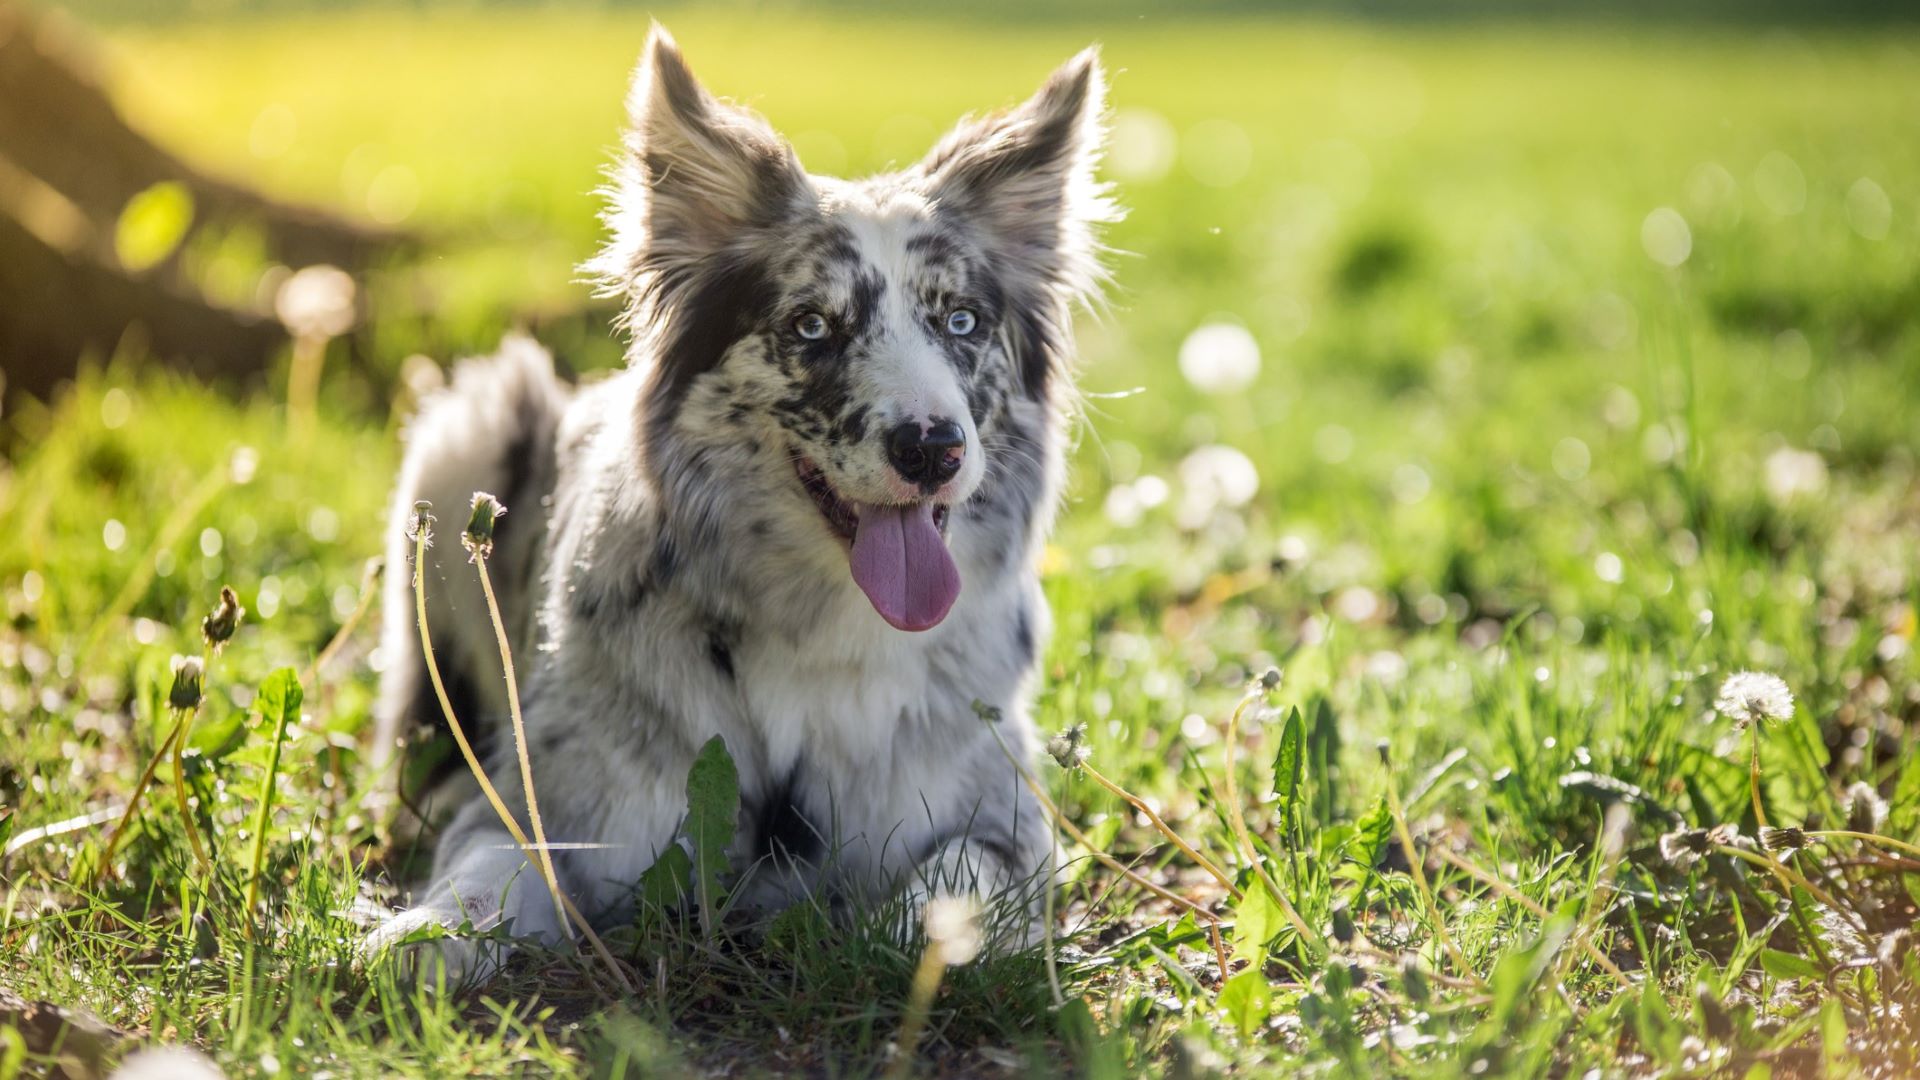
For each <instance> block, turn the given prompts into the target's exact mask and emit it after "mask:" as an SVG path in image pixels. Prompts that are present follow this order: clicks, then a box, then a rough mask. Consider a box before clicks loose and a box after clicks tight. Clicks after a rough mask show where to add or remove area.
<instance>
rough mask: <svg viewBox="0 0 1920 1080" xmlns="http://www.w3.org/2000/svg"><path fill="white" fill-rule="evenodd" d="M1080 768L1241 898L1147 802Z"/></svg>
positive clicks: (1092, 770)
mask: <svg viewBox="0 0 1920 1080" xmlns="http://www.w3.org/2000/svg"><path fill="white" fill-rule="evenodd" d="M1080 768H1081V770H1082V771H1083V772H1085V773H1086V774H1087V776H1088V777H1089V778H1090V779H1092V780H1093V782H1094V783H1096V784H1099V785H1100V786H1101V787H1103V788H1106V789H1107V790H1108V791H1111V792H1113V793H1114V794H1115V795H1118V796H1120V797H1121V798H1122V799H1125V800H1126V801H1127V802H1128V803H1129V804H1131V805H1132V806H1133V808H1134V809H1136V810H1138V811H1140V812H1141V813H1142V814H1145V815H1146V816H1147V820H1148V821H1151V822H1152V823H1153V827H1154V828H1155V829H1156V830H1158V831H1159V833H1160V835H1161V836H1164V837H1166V838H1167V839H1168V840H1169V841H1171V842H1172V844H1173V846H1174V847H1177V848H1179V849H1180V850H1181V851H1182V852H1184V853H1185V854H1186V856H1187V858H1189V859H1192V860H1193V861H1194V862H1195V863H1196V864H1198V865H1199V866H1200V868H1201V869H1203V870H1205V871H1206V872H1207V873H1209V874H1212V875H1213V879H1214V880H1215V881H1218V882H1219V883H1220V885H1221V887H1222V888H1224V889H1226V890H1227V892H1229V893H1231V894H1232V895H1233V898H1234V899H1235V900H1238V899H1240V896H1241V893H1240V887H1239V886H1238V885H1235V884H1234V883H1233V879H1232V878H1230V877H1228V876H1227V873H1226V871H1224V870H1222V869H1220V867H1218V866H1216V865H1214V862H1213V860H1212V859H1209V858H1207V857H1206V856H1205V855H1202V854H1200V852H1199V851H1198V850H1197V849H1195V848H1194V846H1193V845H1192V844H1189V843H1187V842H1186V841H1185V840H1184V839H1182V838H1181V836H1180V834H1179V833H1177V832H1174V831H1173V827H1172V826H1171V825H1168V824H1167V823H1166V822H1165V821H1164V820H1162V819H1161V817H1160V815H1159V814H1156V813H1154V811H1153V807H1151V806H1148V805H1147V801H1146V800H1145V799H1142V798H1141V797H1140V796H1138V795H1135V794H1134V793H1133V792H1131V791H1128V790H1127V789H1126V788H1123V787H1121V786H1120V785H1119V784H1116V783H1114V782H1113V781H1112V780H1109V779H1107V778H1106V777H1105V776H1103V775H1101V773H1100V771H1099V770H1098V769H1095V768H1094V767H1093V766H1092V765H1091V764H1090V763H1088V762H1085V761H1083V762H1081V763H1080Z"/></svg>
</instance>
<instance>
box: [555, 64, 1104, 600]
mask: <svg viewBox="0 0 1920 1080" xmlns="http://www.w3.org/2000/svg"><path fill="white" fill-rule="evenodd" d="M1104 98H1105V86H1104V79H1103V76H1102V72H1101V69H1100V65H1099V62H1098V60H1097V58H1096V56H1095V55H1094V53H1093V51H1092V50H1088V51H1087V52H1084V53H1081V54H1080V55H1079V56H1076V57H1074V58H1073V59H1072V60H1070V61H1068V62H1067V63H1066V64H1065V65H1064V66H1063V67H1061V68H1060V69H1059V70H1058V71H1057V72H1055V73H1054V74H1053V76H1052V77H1051V78H1050V79H1048V81H1047V83H1046V85H1044V86H1043V87H1042V88H1041V89H1040V91H1039V93H1038V94H1036V95H1035V96H1034V97H1033V98H1032V99H1031V100H1029V101H1028V102H1026V103H1025V104H1024V105H1021V106H1020V107H1018V108H1016V109H1014V110H1012V111H1010V112H1007V113H1005V114H1002V115H998V116H992V117H987V118H985V119H980V120H975V121H971V122H966V123H963V124H961V125H960V126H959V127H958V128H956V129H955V130H954V131H953V132H952V133H951V134H949V135H948V136H947V137H946V138H945V139H943V140H942V141H941V142H940V143H939V144H938V145H937V146H935V147H934V148H933V150H932V152H931V153H929V154H928V155H927V157H926V158H925V159H924V160H922V161H921V162H919V163H918V164H916V165H914V166H912V167H910V168H908V169H905V170H902V171H900V172H896V173H890V174H886V175H882V176H877V177H873V178H870V179H866V180H861V181H844V180H838V179H833V178H828V177H822V176H814V175H810V174H808V172H807V171H806V169H805V168H804V166H803V165H802V163H801V162H800V160H799V159H798V157H797V156H796V155H795V154H794V152H793V149H792V147H791V146H789V145H788V144H787V143H786V142H785V141H784V140H783V139H781V138H780V137H779V136H778V135H777V134H775V132H774V131H773V130H772V129H771V128H770V127H769V126H768V125H767V123H766V122H765V121H764V120H762V119H761V118H760V117H759V116H757V115H755V114H753V113H751V112H749V111H747V110H745V109H742V108H739V107H736V106H733V105H730V104H726V103H723V102H721V101H719V100H717V99H716V98H714V97H713V96H712V95H710V94H709V93H708V92H707V91H706V90H705V89H704V88H703V87H702V86H701V85H700V84H699V82H697V81H696V80H695V79H694V77H693V74H692V73H691V71H690V70H689V69H688V67H687V64H686V61H685V60H684V59H683V58H682V56H681V54H680V52H679V50H678V49H677V48H676V47H675V45H674V43H673V41H672V39H671V38H670V37H668V36H667V34H666V33H665V32H664V31H663V30H661V29H660V28H659V27H655V28H654V31H653V33H652V36H651V38H650V40H649V41H648V43H647V48H646V54H645V56H644V58H643V59H642V61H641V64H640V68H639V71H638V73H637V75H636V77H635V80H634V83H633V89H632V92H631V94H630V96H629V99H628V109H629V113H630V120H631V127H630V129H629V131H628V133H627V136H626V140H625V153H624V154H623V156H622V159H621V161H620V163H619V165H618V167H617V172H616V175H615V183H614V185H613V188H612V191H611V196H612V205H611V209H610V211H609V214H608V220H609V224H610V225H611V227H612V239H611V242H610V243H609V245H608V247H607V249H606V250H605V251H604V252H603V253H602V254H601V255H600V256H599V258H598V259H597V260H596V261H595V262H594V264H592V269H593V270H594V271H595V272H596V273H597V274H598V276H599V277H600V279H601V280H602V281H603V282H605V283H606V285H607V287H608V288H609V290H610V291H615V292H618V293H621V294H624V295H625V297H626V298H627V310H626V320H627V325H628V328H629V329H630V331H631V332H632V334H633V337H634V348H633V351H632V356H633V359H634V362H635V364H637V365H641V366H642V367H643V368H644V378H645V389H644V392H643V405H642V409H643V411H644V414H645V415H644V417H643V423H644V424H645V425H646V428H647V432H648V434H647V447H648V450H647V452H648V454H649V456H650V457H651V458H653V459H654V460H650V461H649V463H648V466H649V467H650V468H652V469H653V470H655V472H656V474H659V473H665V472H669V471H671V470H674V469H689V468H696V467H697V468H701V469H703V470H705V472H704V474H703V480H702V482H703V483H706V484H709V485H710V484H711V483H713V482H715V481H718V482H721V483H727V484H732V485H734V486H736V487H738V488H739V489H741V490H742V491H745V492H751V493H753V494H754V496H755V497H756V499H758V501H759V503H760V504H761V505H760V506H759V508H758V509H757V510H756V513H758V514H760V515H761V517H760V519H759V520H761V521H763V522H764V523H766V525H765V526H764V527H763V530H762V531H766V530H767V529H777V530H779V531H780V532H781V533H782V534H783V539H784V540H789V541H791V540H793V539H794V538H796V537H797V538H798V542H802V543H811V544H817V545H821V546H823V547H827V546H830V547H832V548H835V549H837V550H838V551H840V552H844V553H845V557H846V560H847V565H848V567H849V569H850V571H851V574H852V578H853V580H854V581H855V582H856V583H857V584H858V585H859V586H860V588H861V589H862V590H863V591H864V592H865V593H866V595H867V597H868V598H869V599H870V600H871V601H872V603H873V606H874V608H875V609H876V610H877V611H878V612H879V613H880V615H881V616H883V617H884V618H885V619H886V620H887V622H889V623H891V624H892V625H894V626H895V627H898V628H900V629H903V630H925V629H928V628H930V627H932V626H934V625H936V624H938V623H939V622H940V621H941V620H942V619H943V618H945V617H946V614H947V612H948V610H949V609H950V608H951V606H952V605H953V602H954V600H955V599H956V597H957V596H958V594H959V591H960V576H959V571H958V569H957V567H956V565H955V562H954V559H953V557H952V555H951V554H950V552H949V548H948V540H949V532H950V529H952V528H954V527H956V525H957V522H956V520H955V519H956V517H957V516H963V515H964V512H965V507H966V504H967V502H968V500H969V498H970V497H972V496H973V495H974V494H975V492H976V491H977V490H979V489H980V487H981V485H982V483H983V481H985V480H986V479H987V478H988V477H989V476H990V475H993V474H995V473H997V472H998V471H999V470H1003V469H1008V468H1012V467H1015V466H1026V465H1037V461H1036V460H1035V459H1037V457H1038V455H1039V454H1041V453H1042V452H1043V450H1042V448H1041V447H1039V446H1038V445H1035V444H1036V443H1037V442H1038V441H1039V439H1038V438H1037V436H1038V435H1039V434H1040V433H1036V432H1032V431H1023V432H1011V431H1004V430H1001V429H1003V428H1006V427H1008V426H1009V424H1008V420H1007V418H1008V416H1009V414H1010V412H1014V411H1019V410H1020V409H1022V408H1023V406H1024V403H1037V404H1038V406H1039V407H1040V408H1042V409H1051V408H1052V407H1053V402H1054V401H1056V400H1057V396H1056V395H1057V392H1058V391H1059V389H1060V386H1059V384H1060V383H1062V382H1064V380H1065V377H1066V372H1065V365H1066V363H1067V351H1068V339H1067V335H1068V329H1069V328H1068V320H1069V307H1070V305H1071V304H1072V302H1073V301H1075V300H1076V299H1079V298H1082V297H1084V296H1085V295H1087V294H1088V293H1089V292H1090V291H1091V290H1092V289H1093V288H1094V287H1095V286H1096V284H1097V282H1098V280H1099V278H1100V269H1099V265H1098V262H1097V255H1098V252H1099V244H1098V240H1097V237H1096V235H1095V230H1096V228H1097V226H1098V225H1099V224H1101V223H1103V222H1105V221H1107V220H1110V219H1111V218H1112V216H1113V208H1112V205H1111V203H1109V202H1108V200H1107V199H1106V197H1105V194H1104V192H1103V189H1102V188H1101V186H1100V185H1099V184H1098V183H1097V182H1096V181H1095V179H1094V175H1093V173H1094V166H1095V163H1096V160H1097V157H1098V154H1099V149H1100V141H1101V134H1102V120H1103V113H1104ZM1026 411H1027V413H1028V415H1031V413H1032V410H1031V409H1028V410H1026ZM689 446H691V447H692V448H693V450H692V452H691V453H690V452H689ZM1022 455H1024V457H1022ZM996 456H999V457H1002V458H1006V459H1008V460H1002V461H996V460H995V459H996ZM716 468H718V469H721V470H723V472H722V473H716V472H715V470H716ZM672 479H673V478H672V477H671V476H667V477H665V478H664V480H665V481H666V482H667V483H669V484H670V483H671V481H672Z"/></svg>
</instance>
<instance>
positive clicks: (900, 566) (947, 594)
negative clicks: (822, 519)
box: [852, 503, 960, 630]
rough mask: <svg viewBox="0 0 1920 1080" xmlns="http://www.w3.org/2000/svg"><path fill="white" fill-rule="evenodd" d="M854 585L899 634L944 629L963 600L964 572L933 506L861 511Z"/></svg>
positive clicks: (855, 540) (855, 544) (864, 507)
mask: <svg viewBox="0 0 1920 1080" xmlns="http://www.w3.org/2000/svg"><path fill="white" fill-rule="evenodd" d="M859 513H860V523H859V526H858V527H857V528H856V529H855V530H854V534H853V556H852V563H853V580H854V583H855V584H857V585H859V586H860V590H861V591H862V592H864V593H866V594H867V599H868V600H871V601H873V610H875V611H877V612H879V613H880V617H881V618H883V619H885V620H887V621H888V622H889V623H892V624H893V626H894V628H895V629H898V630H930V629H932V628H933V627H935V626H938V625H940V620H941V619H944V618H946V617H947V611H948V609H950V608H952V607H953V601H954V598H955V597H957V596H959V595H960V570H959V568H958V567H956V566H954V565H953V556H952V555H950V554H948V553H947V542H946V541H945V540H943V539H941V538H940V530H939V529H937V528H935V527H934V524H933V504H932V503H920V504H918V505H915V506H867V505H864V504H863V505H861V506H860V507H859Z"/></svg>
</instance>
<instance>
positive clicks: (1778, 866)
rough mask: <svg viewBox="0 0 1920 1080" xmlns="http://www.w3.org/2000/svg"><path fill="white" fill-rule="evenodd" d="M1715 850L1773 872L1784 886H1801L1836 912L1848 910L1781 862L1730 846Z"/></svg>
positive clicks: (1725, 845) (1790, 892) (1721, 846)
mask: <svg viewBox="0 0 1920 1080" xmlns="http://www.w3.org/2000/svg"><path fill="white" fill-rule="evenodd" d="M1713 849H1714V850H1715V851H1717V852H1719V853H1720V854H1722V855H1727V856H1731V857H1732V858H1735V859H1739V860H1741V861H1742V862H1749V863H1752V864H1753V865H1755V866H1758V867H1761V868H1763V869H1766V870H1770V871H1772V872H1773V875H1774V876H1775V877H1778V878H1780V879H1781V881H1782V884H1788V883H1791V884H1793V885H1798V886H1800V887H1801V888H1802V889H1805V890H1806V892H1807V895H1808V896H1811V897H1813V898H1814V899H1815V900H1818V901H1820V902H1821V903H1822V904H1825V905H1826V906H1827V907H1830V908H1832V909H1833V910H1835V911H1845V910H1846V908H1843V907H1841V906H1840V902H1839V901H1838V900H1835V899H1834V898H1833V894H1832V893H1829V892H1827V891H1826V890H1825V889H1822V888H1821V887H1820V886H1818V885H1815V884H1814V883H1813V882H1812V881H1811V880H1809V879H1808V878H1807V876H1806V875H1805V874H1802V873H1801V872H1800V871H1798V870H1795V869H1794V868H1793V867H1791V866H1788V865H1787V864H1785V863H1783V862H1781V861H1780V860H1778V859H1773V858H1769V857H1767V856H1766V855H1762V854H1759V853H1757V852H1752V851H1747V850H1745V849H1742V848H1737V847H1733V846H1732V845H1730V844H1715V845H1713ZM1788 896H1789V897H1791V896H1792V890H1791V889H1789V890H1788Z"/></svg>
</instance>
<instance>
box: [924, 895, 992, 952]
mask: <svg viewBox="0 0 1920 1080" xmlns="http://www.w3.org/2000/svg"><path fill="white" fill-rule="evenodd" d="M926 928H927V940H928V941H929V942H931V943H932V944H933V947H934V948H936V949H938V950H940V961H941V963H944V964H946V965H948V966H950V967H951V966H957V965H960V964H966V963H971V962H972V960H973V958H974V957H976V956H978V955H980V947H981V945H982V944H984V940H983V935H982V933H981V930H980V901H979V900H978V899H977V898H975V897H972V896H940V897H935V898H934V899H932V900H929V901H927V910H926Z"/></svg>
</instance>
